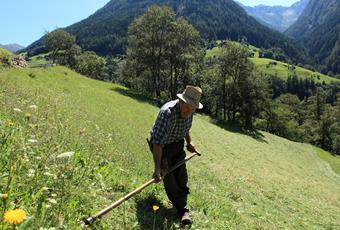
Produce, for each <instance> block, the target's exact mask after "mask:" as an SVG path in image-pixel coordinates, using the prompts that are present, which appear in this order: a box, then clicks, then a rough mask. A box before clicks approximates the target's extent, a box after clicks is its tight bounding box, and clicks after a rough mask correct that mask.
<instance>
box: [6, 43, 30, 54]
mask: <svg viewBox="0 0 340 230" xmlns="http://www.w3.org/2000/svg"><path fill="white" fill-rule="evenodd" d="M0 47H2V48H5V49H7V50H9V51H11V52H13V53H15V52H17V51H19V50H21V49H24V48H25V47H24V46H21V45H19V44H16V43H15V44H8V45H1V44H0Z"/></svg>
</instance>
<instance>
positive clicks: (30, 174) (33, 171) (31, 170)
mask: <svg viewBox="0 0 340 230" xmlns="http://www.w3.org/2000/svg"><path fill="white" fill-rule="evenodd" d="M34 174H35V170H34V169H29V170H28V174H27V176H28V177H34Z"/></svg>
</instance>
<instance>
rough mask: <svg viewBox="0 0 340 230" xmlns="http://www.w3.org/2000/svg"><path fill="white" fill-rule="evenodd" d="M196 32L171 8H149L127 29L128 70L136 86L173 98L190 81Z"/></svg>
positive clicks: (196, 44) (195, 45)
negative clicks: (177, 17)
mask: <svg viewBox="0 0 340 230" xmlns="http://www.w3.org/2000/svg"><path fill="white" fill-rule="evenodd" d="M199 38H200V37H199V34H198V32H197V31H196V30H195V29H194V28H193V27H192V26H191V25H190V24H189V23H188V22H187V21H186V20H185V19H184V18H179V19H176V15H175V13H174V11H173V10H172V9H171V8H170V7H158V6H152V7H150V8H149V9H148V10H147V11H146V12H145V14H143V15H142V16H140V17H139V18H137V19H135V20H134V21H133V22H132V23H131V25H130V26H129V30H128V43H129V46H128V50H127V68H128V69H130V70H128V71H127V73H129V74H131V75H132V76H128V77H130V78H133V80H132V81H131V82H133V85H134V87H135V88H139V89H142V90H143V91H145V92H153V93H154V95H155V96H157V97H160V96H161V92H162V91H165V92H166V93H167V94H169V97H174V95H176V93H177V90H178V89H179V88H180V87H179V84H181V87H182V88H183V85H185V84H187V83H188V82H190V75H191V73H190V66H191V63H192V62H193V59H194V57H195V54H196V53H197V50H198V49H199Z"/></svg>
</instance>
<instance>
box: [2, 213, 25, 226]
mask: <svg viewBox="0 0 340 230" xmlns="http://www.w3.org/2000/svg"><path fill="white" fill-rule="evenodd" d="M24 219H26V213H25V211H24V210H22V209H14V210H11V211H7V212H5V215H4V219H3V221H4V223H8V224H14V225H16V224H20V223H21V222H23V221H24Z"/></svg>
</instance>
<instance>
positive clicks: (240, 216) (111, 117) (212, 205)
mask: <svg viewBox="0 0 340 230" xmlns="http://www.w3.org/2000/svg"><path fill="white" fill-rule="evenodd" d="M158 110H159V109H158V108H157V107H155V106H153V105H152V104H151V103H150V101H149V100H147V99H146V98H145V97H143V96H141V95H139V94H136V93H134V92H132V91H130V90H127V89H125V88H123V87H120V86H118V85H113V84H111V83H105V82H101V81H96V80H92V79H89V78H85V77H83V76H81V75H79V74H76V73H75V72H73V71H71V70H69V69H67V68H64V67H48V68H44V69H41V68H34V69H30V68H26V69H15V70H5V71H2V72H0V151H1V154H0V168H1V169H2V170H1V174H0V194H1V193H8V194H9V197H8V199H3V201H2V205H1V208H2V209H1V210H2V212H3V211H4V210H5V209H6V210H10V209H13V208H22V209H24V210H25V211H26V213H27V219H26V221H25V222H24V223H23V224H21V225H20V227H19V229H39V228H47V229H48V228H51V227H56V228H57V229H80V226H79V224H78V223H79V221H80V220H81V218H83V217H87V216H88V215H90V214H94V213H96V212H97V211H99V210H100V209H102V208H104V207H106V206H107V205H109V204H111V203H112V202H114V201H116V200H117V199H119V198H121V197H122V196H123V195H125V194H126V193H128V192H130V191H131V190H133V189H135V188H136V187H138V186H140V185H141V184H142V183H144V182H145V181H147V180H149V179H150V177H151V174H152V172H153V162H152V157H151V154H150V153H149V151H148V149H147V146H146V141H145V138H146V137H147V136H148V134H149V131H150V128H151V126H152V124H153V122H154V119H155V118H156V116H157V113H158ZM192 137H193V141H194V143H195V144H196V146H197V147H198V149H199V150H200V151H201V152H202V156H201V157H195V158H194V159H192V160H191V161H190V162H189V163H188V171H189V178H190V179H189V183H190V184H189V187H190V189H191V190H190V191H191V194H190V196H189V203H190V205H191V209H192V214H193V220H194V225H193V229H279V228H283V229H339V228H340V219H339V216H340V175H339V174H337V173H336V172H335V171H337V172H338V173H339V165H340V163H339V162H340V159H339V158H338V157H337V158H336V157H333V156H331V155H329V154H328V153H326V152H323V151H322V152H320V150H317V149H316V148H315V147H313V146H311V145H308V144H301V143H295V142H292V141H288V140H286V139H283V138H279V137H277V136H274V135H271V134H268V133H265V132H259V133H252V134H246V133H244V132H242V131H241V130H239V129H237V128H232V127H228V126H225V125H223V124H220V123H218V122H215V121H213V120H211V119H210V118H209V117H206V116H203V115H196V116H195V118H194V123H193V128H192ZM63 153H65V154H63ZM60 154H63V155H60ZM318 154H320V157H319V156H318ZM321 157H322V159H321ZM327 161H331V162H333V163H332V164H331V165H330V164H329V163H327ZM332 167H333V169H332ZM153 204H157V205H159V206H160V210H159V211H158V212H157V213H153V212H152V210H151V206H152V205H153ZM170 207H171V205H170V204H169V203H168V201H167V198H166V195H165V192H164V191H163V188H162V185H161V184H157V185H152V186H151V187H149V188H147V189H146V190H144V191H143V192H142V193H140V194H138V195H137V196H136V197H134V198H131V199H130V200H129V201H127V202H125V203H124V204H123V205H122V206H120V207H118V208H117V209H114V210H113V211H111V212H110V213H109V214H108V215H107V216H105V217H104V218H103V219H102V220H101V222H100V223H97V228H96V229H112V228H113V229H175V228H177V227H178V222H177V219H176V218H175V211H174V210H173V209H170ZM0 215H2V213H1V214H0ZM0 226H1V229H11V228H12V226H9V225H7V224H5V223H2V222H1V223H0Z"/></svg>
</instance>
